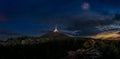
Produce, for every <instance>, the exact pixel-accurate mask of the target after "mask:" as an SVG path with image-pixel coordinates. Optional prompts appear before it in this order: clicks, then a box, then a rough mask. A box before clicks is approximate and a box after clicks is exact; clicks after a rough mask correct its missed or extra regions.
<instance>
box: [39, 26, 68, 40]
mask: <svg viewBox="0 0 120 59" xmlns="http://www.w3.org/2000/svg"><path fill="white" fill-rule="evenodd" d="M68 37H69V36H68V35H66V34H64V33H63V32H60V31H59V30H58V28H57V26H56V27H55V29H54V30H53V31H49V32H48V33H46V34H44V35H43V36H41V38H68Z"/></svg>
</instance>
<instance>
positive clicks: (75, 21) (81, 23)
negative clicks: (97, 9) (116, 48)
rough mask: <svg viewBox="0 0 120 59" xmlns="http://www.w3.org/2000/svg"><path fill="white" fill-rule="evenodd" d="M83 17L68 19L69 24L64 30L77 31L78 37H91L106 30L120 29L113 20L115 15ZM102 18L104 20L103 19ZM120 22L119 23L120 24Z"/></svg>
mask: <svg viewBox="0 0 120 59" xmlns="http://www.w3.org/2000/svg"><path fill="white" fill-rule="evenodd" d="M80 16H81V17H78V16H77V17H72V16H71V17H67V18H66V19H68V20H69V21H68V24H67V25H66V27H65V28H64V30H68V31H77V32H76V33H74V34H78V35H91V34H95V33H98V32H101V31H105V28H106V29H108V30H109V29H115V30H116V29H117V28H120V26H119V25H117V23H116V21H115V20H114V19H113V18H114V16H113V15H109V14H108V15H105V14H99V13H96V14H91V15H90V14H85V15H84V14H81V15H80ZM101 18H102V19H101ZM119 22H120V21H118V23H119Z"/></svg>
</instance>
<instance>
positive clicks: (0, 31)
mask: <svg viewBox="0 0 120 59" xmlns="http://www.w3.org/2000/svg"><path fill="white" fill-rule="evenodd" d="M0 35H8V36H11V35H16V36H17V35H21V34H20V33H17V32H12V31H8V30H0Z"/></svg>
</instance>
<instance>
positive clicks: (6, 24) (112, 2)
mask: <svg viewBox="0 0 120 59" xmlns="http://www.w3.org/2000/svg"><path fill="white" fill-rule="evenodd" d="M119 14H120V0H0V38H2V39H3V38H6V37H10V36H19V35H22V36H39V35H41V34H42V33H43V32H44V31H49V30H53V29H54V26H55V25H56V24H57V26H58V28H59V30H61V31H64V32H69V33H71V34H72V35H77V36H85V35H91V34H94V33H97V32H101V31H109V30H120V18H119Z"/></svg>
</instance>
